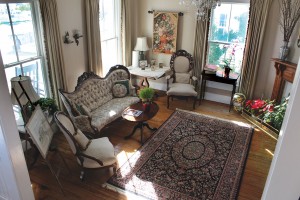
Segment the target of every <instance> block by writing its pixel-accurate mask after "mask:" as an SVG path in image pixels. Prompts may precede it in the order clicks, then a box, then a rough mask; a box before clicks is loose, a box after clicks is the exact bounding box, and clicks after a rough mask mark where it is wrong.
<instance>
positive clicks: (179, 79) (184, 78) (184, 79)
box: [175, 73, 191, 84]
mask: <svg viewBox="0 0 300 200" xmlns="http://www.w3.org/2000/svg"><path fill="white" fill-rule="evenodd" d="M190 76H191V75H190V74H189V73H175V77H176V83H186V84H189V83H190Z"/></svg>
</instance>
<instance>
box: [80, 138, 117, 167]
mask: <svg viewBox="0 0 300 200" xmlns="http://www.w3.org/2000/svg"><path fill="white" fill-rule="evenodd" d="M83 153H84V154H86V155H89V156H92V157H94V158H96V159H98V160H101V161H102V162H103V166H101V165H100V164H99V163H98V162H96V161H94V160H91V159H88V158H84V162H83V167H86V168H98V167H104V166H108V165H112V164H114V163H115V162H117V159H116V157H115V152H114V147H113V145H112V144H111V142H110V141H109V140H108V138H107V137H103V138H98V139H93V140H91V143H90V145H89V146H88V148H87V149H86V150H85V151H83ZM77 160H78V159H77ZM79 163H80V162H79Z"/></svg>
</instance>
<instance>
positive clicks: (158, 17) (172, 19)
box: [153, 12, 178, 54]
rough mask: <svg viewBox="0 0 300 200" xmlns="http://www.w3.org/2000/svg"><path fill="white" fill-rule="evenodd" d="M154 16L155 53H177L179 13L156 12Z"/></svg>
mask: <svg viewBox="0 0 300 200" xmlns="http://www.w3.org/2000/svg"><path fill="white" fill-rule="evenodd" d="M153 16H154V18H153V26H154V27H153V52H154V53H165V54H172V53H174V52H176V41H177V25H178V13H171V12H154V15H153Z"/></svg>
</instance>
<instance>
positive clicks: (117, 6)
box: [99, 0, 122, 75]
mask: <svg viewBox="0 0 300 200" xmlns="http://www.w3.org/2000/svg"><path fill="white" fill-rule="evenodd" d="M102 1H105V0H100V1H99V3H102ZM112 1H113V3H114V26H112V27H113V28H114V31H113V32H114V35H113V36H112V37H108V38H105V39H102V37H100V38H101V51H102V52H103V47H104V45H102V44H103V43H106V44H107V43H108V42H110V41H112V40H115V39H116V43H117V51H116V54H117V56H116V57H117V61H116V63H115V65H116V64H119V63H122V54H121V1H120V0H112ZM100 12H101V10H100ZM99 14H100V15H101V13H99ZM99 26H100V27H101V19H100V16H99ZM100 34H101V28H100ZM102 55H103V54H102ZM103 59H105V58H103V57H102V60H103ZM111 67H112V66H104V65H103V68H105V70H104V69H103V72H105V71H107V72H108V70H109V68H111ZM103 75H105V74H103Z"/></svg>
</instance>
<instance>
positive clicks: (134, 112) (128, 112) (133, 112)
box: [124, 109, 143, 117]
mask: <svg viewBox="0 0 300 200" xmlns="http://www.w3.org/2000/svg"><path fill="white" fill-rule="evenodd" d="M142 112H143V111H141V110H135V109H128V110H126V111H125V112H124V114H125V115H130V116H133V117H138V116H140V114H142Z"/></svg>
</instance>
